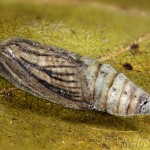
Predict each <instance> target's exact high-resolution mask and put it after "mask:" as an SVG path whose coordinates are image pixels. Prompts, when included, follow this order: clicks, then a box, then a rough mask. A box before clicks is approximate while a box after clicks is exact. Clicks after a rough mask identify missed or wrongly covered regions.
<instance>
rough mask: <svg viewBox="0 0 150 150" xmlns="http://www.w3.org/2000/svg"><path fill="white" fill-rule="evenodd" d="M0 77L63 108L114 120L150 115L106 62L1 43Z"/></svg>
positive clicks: (148, 100) (29, 44)
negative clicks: (93, 112)
mask: <svg viewBox="0 0 150 150" xmlns="http://www.w3.org/2000/svg"><path fill="white" fill-rule="evenodd" d="M0 75H1V76H3V77H4V78H5V79H7V80H8V81H10V82H11V83H13V84H14V85H16V86H17V87H19V88H21V89H23V90H25V91H27V92H29V93H31V94H33V95H35V96H37V97H40V98H43V99H46V100H49V101H52V102H55V103H57V104H62V105H63V106H65V107H69V108H74V109H80V110H86V109H90V110H92V109H95V110H98V111H104V112H108V113H110V114H113V115H118V116H129V115H138V114H150V95H149V94H148V93H146V92H145V91H143V90H142V89H140V88H139V87H137V86H136V85H135V84H134V83H132V82H131V81H130V80H129V79H128V78H127V77H126V76H125V75H124V74H123V73H118V72H117V71H116V70H115V69H114V68H113V67H112V66H111V65H109V64H100V63H98V62H97V61H96V60H93V59H90V58H87V57H83V56H80V55H78V54H74V53H72V52H69V51H67V50H63V49H62V48H58V47H55V46H47V45H42V44H40V43H38V42H35V41H31V40H27V39H21V38H16V39H9V40H6V41H4V42H2V43H1V44H0Z"/></svg>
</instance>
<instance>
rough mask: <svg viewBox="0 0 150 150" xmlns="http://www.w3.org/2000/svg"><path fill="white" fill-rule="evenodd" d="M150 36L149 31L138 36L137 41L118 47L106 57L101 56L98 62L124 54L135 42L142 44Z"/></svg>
mask: <svg viewBox="0 0 150 150" xmlns="http://www.w3.org/2000/svg"><path fill="white" fill-rule="evenodd" d="M148 38H150V33H147V34H144V35H142V36H140V37H138V38H137V39H136V40H135V41H133V42H132V43H130V44H128V45H126V46H123V47H121V48H120V49H118V50H117V51H115V52H112V53H111V54H108V55H107V56H104V57H101V58H98V59H97V60H98V62H103V61H107V60H110V59H112V58H114V57H116V56H118V55H119V54H122V53H124V52H126V51H129V50H130V49H131V46H132V45H133V44H140V43H141V42H143V41H145V40H146V39H148Z"/></svg>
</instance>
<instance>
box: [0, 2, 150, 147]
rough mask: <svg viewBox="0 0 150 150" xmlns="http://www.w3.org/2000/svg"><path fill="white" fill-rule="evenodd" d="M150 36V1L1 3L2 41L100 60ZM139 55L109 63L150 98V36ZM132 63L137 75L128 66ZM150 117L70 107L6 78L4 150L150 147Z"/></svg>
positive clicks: (1, 82)
mask: <svg viewBox="0 0 150 150" xmlns="http://www.w3.org/2000/svg"><path fill="white" fill-rule="evenodd" d="M149 32H150V2H149V1H148V0H142V1H140V0H133V1H132V2H131V1H129V0H127V1H119V0H106V1H104V0H101V1H100V0H97V1H92V0H91V1H86V0H82V1H69V0H62V1H57V0H55V1H40V0H39V1H33V2H32V1H31V0H30V1H29V0H27V1H19V0H17V1H13V0H2V1H1V2H0V41H3V40H5V39H8V38H11V37H23V38H28V39H34V40H36V41H39V42H41V43H45V44H48V45H55V46H59V47H62V48H64V49H69V50H70V51H73V52H75V53H79V54H81V55H84V56H88V57H91V58H94V59H96V58H101V57H104V56H107V55H108V54H111V53H112V52H114V51H117V50H118V49H119V48H120V47H122V46H124V45H127V44H128V43H131V42H133V41H134V40H135V39H136V38H137V37H139V36H141V35H144V34H146V33H149ZM137 51H138V52H137V53H135V54H133V53H131V51H127V52H125V53H122V54H119V55H117V56H116V57H115V58H113V59H110V60H108V61H106V62H102V63H109V64H111V65H112V66H113V67H114V68H116V69H117V70H118V71H119V72H123V73H125V75H126V76H127V77H128V78H129V79H130V80H131V81H133V82H134V83H136V84H137V85H138V86H140V87H142V88H143V89H144V90H145V91H147V92H148V93H150V38H148V39H146V40H144V41H143V42H142V43H140V47H139V49H138V50H137ZM124 63H130V64H131V65H132V67H133V70H127V69H125V68H124V67H123V64H124ZM149 134H150V115H148V116H135V117H116V116H112V115H109V114H107V113H102V112H97V111H79V110H72V109H68V108H64V107H63V106H60V105H57V104H53V103H51V102H49V101H46V100H42V99H38V98H36V97H34V96H32V95H30V94H28V93H26V92H23V91H21V90H19V89H16V88H15V87H14V86H13V85H12V84H10V83H9V82H8V81H6V80H5V79H3V78H2V77H1V78H0V150H5V149H6V150H7V149H8V150H13V149H14V150H16V149H21V150H24V149H25V150H26V149H29V150H30V149H31V150H32V149H33V150H36V149H37V150H49V149H51V150H56V149H58V150H70V149H73V150H74V149H75V150H76V149H77V150H80V149H82V150H83V149H84V150H101V149H113V150H114V149H116V150H120V149H123V150H124V149H125V150H127V149H132V150H134V149H135V150H137V149H139V150H140V149H145V150H147V149H148V148H149V147H150V135H149Z"/></svg>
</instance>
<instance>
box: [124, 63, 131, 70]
mask: <svg viewBox="0 0 150 150" xmlns="http://www.w3.org/2000/svg"><path fill="white" fill-rule="evenodd" d="M123 67H124V68H125V69H127V70H133V67H132V65H131V64H129V63H125V64H123Z"/></svg>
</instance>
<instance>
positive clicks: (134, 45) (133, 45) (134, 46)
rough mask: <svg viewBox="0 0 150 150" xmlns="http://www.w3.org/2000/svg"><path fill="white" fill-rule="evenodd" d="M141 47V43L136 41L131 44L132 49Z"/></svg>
mask: <svg viewBox="0 0 150 150" xmlns="http://www.w3.org/2000/svg"><path fill="white" fill-rule="evenodd" d="M139 47H140V46H139V44H136V43H134V44H132V45H131V49H138V48H139Z"/></svg>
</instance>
